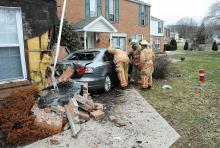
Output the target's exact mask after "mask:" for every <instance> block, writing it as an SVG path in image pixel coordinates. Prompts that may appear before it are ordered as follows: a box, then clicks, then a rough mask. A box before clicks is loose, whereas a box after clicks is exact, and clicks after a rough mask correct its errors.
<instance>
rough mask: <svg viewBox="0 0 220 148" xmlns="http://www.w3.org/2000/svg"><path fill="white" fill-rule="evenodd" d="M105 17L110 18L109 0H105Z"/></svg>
mask: <svg viewBox="0 0 220 148" xmlns="http://www.w3.org/2000/svg"><path fill="white" fill-rule="evenodd" d="M105 17H106V19H107V20H109V0H105Z"/></svg>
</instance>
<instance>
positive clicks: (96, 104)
mask: <svg viewBox="0 0 220 148" xmlns="http://www.w3.org/2000/svg"><path fill="white" fill-rule="evenodd" d="M95 110H101V111H103V110H104V106H103V104H101V103H95Z"/></svg>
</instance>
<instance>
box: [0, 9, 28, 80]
mask: <svg viewBox="0 0 220 148" xmlns="http://www.w3.org/2000/svg"><path fill="white" fill-rule="evenodd" d="M0 9H15V10H16V25H17V35H18V44H0V47H1V48H4V47H17V48H19V53H20V62H21V67H22V76H23V78H22V79H16V78H14V79H12V78H10V79H8V80H3V81H0V84H4V83H7V82H15V81H18V80H21V81H24V80H27V69H26V61H25V51H24V39H23V24H22V11H21V7H5V6H0Z"/></svg>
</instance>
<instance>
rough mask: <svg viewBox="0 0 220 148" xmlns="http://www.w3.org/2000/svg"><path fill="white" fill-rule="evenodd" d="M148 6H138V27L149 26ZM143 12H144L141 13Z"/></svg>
mask: <svg viewBox="0 0 220 148" xmlns="http://www.w3.org/2000/svg"><path fill="white" fill-rule="evenodd" d="M149 10H150V9H149V6H147V5H143V4H140V5H139V20H138V21H139V25H140V26H141V27H145V26H148V25H149V13H150V12H149ZM143 11H144V12H143Z"/></svg>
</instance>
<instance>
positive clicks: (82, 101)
mask: <svg viewBox="0 0 220 148" xmlns="http://www.w3.org/2000/svg"><path fill="white" fill-rule="evenodd" d="M76 100H77V102H78V103H79V107H80V108H82V109H83V110H85V111H87V112H91V111H92V110H93V109H94V108H95V104H94V103H93V101H92V100H89V99H86V98H85V97H83V96H80V95H77V96H76Z"/></svg>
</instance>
